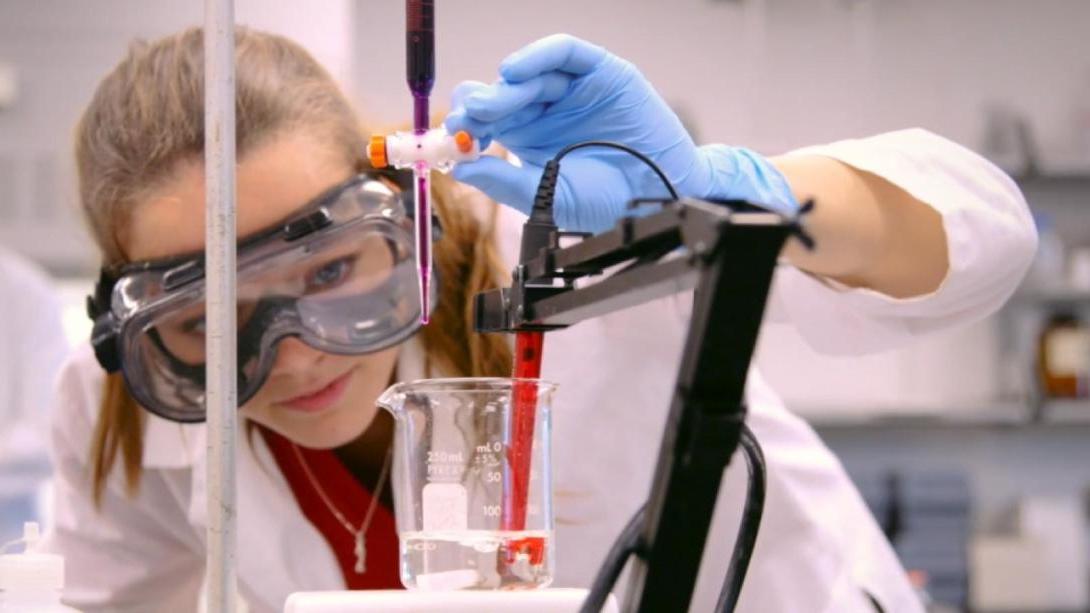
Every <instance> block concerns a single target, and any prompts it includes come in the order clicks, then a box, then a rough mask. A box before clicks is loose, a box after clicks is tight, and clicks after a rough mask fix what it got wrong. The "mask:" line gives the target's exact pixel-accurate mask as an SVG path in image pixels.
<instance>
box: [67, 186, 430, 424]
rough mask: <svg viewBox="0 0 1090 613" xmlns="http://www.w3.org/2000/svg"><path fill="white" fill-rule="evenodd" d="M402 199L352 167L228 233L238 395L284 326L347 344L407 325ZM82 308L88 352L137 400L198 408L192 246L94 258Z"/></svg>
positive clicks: (408, 267)
mask: <svg viewBox="0 0 1090 613" xmlns="http://www.w3.org/2000/svg"><path fill="white" fill-rule="evenodd" d="M411 210H412V207H411V206H406V205H405V202H404V201H403V200H402V195H401V194H399V193H398V192H397V191H395V190H394V189H392V188H391V187H389V186H388V185H387V184H386V183H383V182H382V181H381V180H379V178H378V175H370V174H365V175H358V176H355V177H353V178H352V179H350V180H348V181H346V182H345V183H342V184H340V185H338V186H336V187H334V188H332V189H330V190H328V191H327V192H325V193H324V194H322V195H321V196H319V197H318V198H316V199H315V200H314V201H312V202H311V203H309V204H307V205H306V206H304V207H303V208H302V209H301V210H300V212H299V213H297V214H296V215H294V216H293V217H292V218H291V219H288V220H287V221H285V222H283V223H280V224H278V225H277V226H275V227H273V228H269V229H267V230H265V231H262V232H260V233H258V234H257V235H255V236H252V237H250V238H247V239H245V240H243V241H241V242H240V243H239V246H238V251H237V262H238V272H237V275H238V276H237V290H236V291H237V323H238V399H239V404H240V405H241V404H244V403H245V402H246V401H248V400H249V399H250V398H252V397H253V395H254V394H255V393H257V391H258V389H260V388H261V386H262V384H264V382H265V380H266V379H267V378H268V375H269V372H270V370H271V369H272V366H273V363H274V361H275V358H276V351H277V344H278V342H279V341H280V340H282V339H284V338H286V337H289V336H290V337H297V338H299V339H300V340H302V341H303V342H305V343H306V344H307V345H309V346H311V347H313V348H314V349H317V350H319V351H323V352H328V353H334V354H342V355H359V354H366V353H372V352H375V351H379V350H382V349H385V348H387V347H390V346H393V345H396V344H398V343H400V342H402V341H404V340H405V339H406V338H408V337H409V336H411V335H412V334H413V333H414V332H416V330H417V329H418V327H419V318H420V304H419V299H418V297H417V289H416V288H417V285H416V283H417V282H416V276H415V275H416V272H415V270H416V269H415V265H414V254H413V241H412V220H411V219H410V218H409V215H408V211H411ZM432 299H433V300H434V294H433V297H432ZM88 313H89V315H90V316H91V319H93V320H94V322H95V325H94V330H93V332H92V344H93V345H94V349H95V355H96V357H97V358H98V361H99V363H100V364H101V365H102V367H103V368H105V369H106V371H107V372H116V371H118V370H120V371H121V372H122V373H123V376H124V380H125V384H126V386H127V388H128V390H129V392H130V393H131V394H132V396H133V397H134V398H135V399H136V401H137V402H139V403H140V404H141V405H142V406H144V407H145V408H146V409H148V410H149V411H151V412H152V413H155V414H156V415H159V416H161V417H164V418H166V419H169V420H173V421H177V422H199V421H203V420H204V418H205V406H204V398H205V375H204V365H205V329H204V322H205V266H204V257H203V254H202V255H197V256H189V257H175V258H169V259H164V260H156V261H150V262H140V263H133V264H126V265H124V266H122V267H120V268H119V269H117V270H115V271H106V270H104V271H103V274H102V277H101V278H100V279H99V284H98V286H97V287H96V291H95V296H94V297H91V298H89V299H88Z"/></svg>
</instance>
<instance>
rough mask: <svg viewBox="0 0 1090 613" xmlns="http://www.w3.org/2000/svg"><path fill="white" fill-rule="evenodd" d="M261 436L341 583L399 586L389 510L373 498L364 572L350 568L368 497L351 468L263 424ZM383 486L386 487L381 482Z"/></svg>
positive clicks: (328, 452) (363, 587) (365, 587)
mask: <svg viewBox="0 0 1090 613" xmlns="http://www.w3.org/2000/svg"><path fill="white" fill-rule="evenodd" d="M260 430H261V433H262V435H263V436H264V437H265V442H266V443H267V444H268V446H269V450H270V451H271V452H272V455H273V458H275V459H276V464H277V465H278V466H279V467H280V472H281V473H283V474H284V478H285V479H287V481H288V485H289V486H291V493H292V494H293V495H294V496H295V502H296V503H298V505H299V509H300V510H302V511H303V515H305V516H306V518H307V519H308V520H310V523H311V524H313V525H314V527H315V528H317V529H318V531H319V532H321V533H322V537H324V538H325V540H326V542H327V543H329V546H330V548H331V549H333V554H334V555H335V556H336V557H337V564H338V565H340V567H341V574H342V575H343V576H344V584H345V587H346V588H348V589H350V590H378V589H400V588H401V587H402V585H401V577H400V575H399V573H398V564H399V560H398V556H399V549H398V542H397V530H396V528H395V525H394V516H393V513H391V512H390V509H388V508H386V506H385V505H383V504H381V503H380V504H379V506H378V508H376V509H375V513H374V516H373V517H372V518H371V525H370V526H369V527H368V529H367V557H366V572H364V573H362V574H359V573H356V571H355V567H356V553H355V552H356V536H355V531H356V530H358V529H359V528H360V524H361V523H362V522H363V518H364V517H365V516H366V515H367V510H368V509H369V508H371V501H372V500H374V498H372V496H371V492H369V491H367V489H366V488H364V487H363V485H361V484H360V482H359V481H357V480H356V478H355V477H353V476H352V473H350V472H348V469H347V468H345V466H344V465H343V464H341V461H340V460H339V459H338V458H337V456H336V455H334V454H333V451H332V450H329V449H307V448H306V447H300V446H298V445H294V444H292V442H291V441H289V440H288V439H286V438H284V437H283V436H280V435H279V434H277V433H275V432H272V431H271V430H268V429H266V428H260ZM295 449H298V450H299V454H300V455H301V456H302V457H303V460H304V461H305V462H306V464H307V467H309V468H310V475H312V476H313V477H314V479H315V480H317V484H318V486H319V487H321V489H322V492H324V493H325V498H326V499H327V500H328V501H329V502H330V503H332V504H333V506H334V507H335V508H336V509H337V512H339V513H340V514H341V516H343V517H344V518H345V519H346V520H348V523H350V524H352V529H353V532H352V533H349V531H348V530H347V529H346V528H345V526H344V524H342V523H341V521H340V520H339V519H337V517H336V516H335V515H334V514H333V512H332V511H330V509H329V507H327V506H326V503H325V501H323V500H322V496H321V494H319V492H318V491H316V490H315V488H314V485H313V484H312V483H311V480H310V478H308V475H307V473H306V472H305V470H304V467H303V466H302V465H301V464H300V463H299V455H297V454H296V452H295ZM386 487H390V484H389V483H387V484H386Z"/></svg>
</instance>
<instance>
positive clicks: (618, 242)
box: [475, 199, 810, 613]
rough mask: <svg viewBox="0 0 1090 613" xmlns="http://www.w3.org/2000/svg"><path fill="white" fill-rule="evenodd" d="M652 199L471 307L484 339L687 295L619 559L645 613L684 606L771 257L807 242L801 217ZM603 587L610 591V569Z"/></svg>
mask: <svg viewBox="0 0 1090 613" xmlns="http://www.w3.org/2000/svg"><path fill="white" fill-rule="evenodd" d="M658 202H660V203H661V206H662V210H660V211H657V212H655V213H653V214H650V215H647V216H643V217H627V218H624V219H622V220H621V221H620V222H618V224H617V226H616V227H615V228H614V229H612V230H609V231H607V232H604V233H602V234H598V235H594V236H586V235H583V236H584V238H583V240H582V241H580V242H577V243H575V244H573V245H571V246H568V247H563V248H562V247H560V246H559V240H560V238H562V237H563V236H564V233H560V232H557V233H554V234H553V236H552V237H551V240H550V241H549V244H548V245H546V246H545V247H544V248H541V249H540V250H539V251H538V253H537V255H536V256H533V255H532V254H524V262H523V263H522V264H520V265H519V267H518V268H516V270H515V272H514V280H513V284H512V287H510V288H503V289H498V290H492V291H489V292H484V293H481V294H478V295H477V297H476V304H475V307H476V311H475V318H476V321H475V324H476V329H477V330H478V331H480V332H517V331H523V330H551V329H556V328H563V327H566V326H570V325H572V324H575V323H578V322H580V321H582V320H585V319H589V318H592V317H598V316H600V315H605V314H607V313H610V312H613V311H617V310H620V309H623V308H626V307H630V306H635V305H637V304H642V303H645V302H649V301H651V300H654V299H657V298H661V297H664V296H668V295H671V294H675V293H678V292H683V291H687V290H690V289H695V294H694V301H693V312H692V319H691V322H690V324H689V331H688V337H687V339H686V341H685V351H684V354H683V357H682V361H681V367H680V369H679V372H678V377H677V383H676V384H675V388H674V395H673V400H672V403H671V407H670V413H669V416H668V418H667V422H666V426H665V432H664V434H663V438H662V445H661V447H660V449H659V455H658V462H657V466H656V469H655V474H654V480H653V482H652V487H651V495H650V498H649V500H648V503H647V506H646V508H645V512H644V513H643V514H642V517H641V519H640V520H637V521H642V527H641V538H640V540H639V542H638V545H637V546H636V547H635V548H634V550H632V549H631V548H630V550H629V551H624V552H622V555H624V556H626V557H627V555H628V554H629V553H635V558H634V568H633V572H632V574H631V583H630V586H629V590H628V600H627V601H626V603H625V606H624V610H625V611H639V612H642V613H653V612H654V613H657V612H661V611H685V610H687V609H688V606H689V603H690V601H691V599H692V593H693V589H694V587H695V584H696V579H697V573H698V571H699V570H700V561H701V556H702V555H703V552H704V545H705V541H706V540H707V535H708V529H709V526H710V525H711V519H712V516H713V511H714V510H715V501H716V497H717V495H718V493H719V485H720V482H721V480H722V477H723V472H724V470H725V469H726V467H727V464H728V462H729V461H730V458H731V456H732V455H733V454H734V452H735V450H736V449H737V448H738V445H739V440H740V436H741V432H742V427H743V422H744V420H745V412H746V409H745V404H744V391H745V382H746V374H747V372H748V369H749V364H750V359H751V357H752V354H753V349H754V345H755V343H756V341H757V333H758V329H759V328H760V324H761V319H762V316H763V314H764V308H765V302H766V300H767V296H768V292H769V288H770V285H771V280H772V274H773V272H774V270H775V267H776V261H777V258H778V256H779V254H780V250H781V249H782V247H783V245H784V242H785V241H786V240H787V238H788V237H789V236H790V235H792V234H794V235H796V236H798V237H799V238H800V239H801V240H803V242H804V243H807V244H809V243H810V241H809V237H808V236H806V235H805V234H804V233H803V231H802V228H801V225H800V224H799V219H798V218H797V217H795V218H788V217H784V216H782V215H779V214H776V213H769V212H764V211H762V210H760V209H757V208H756V207H753V206H752V205H748V204H746V203H744V202H727V203H710V202H705V201H698V200H688V199H683V200H679V201H658ZM808 210H809V206H807V207H804V208H803V212H806V211H808ZM622 265H623V268H621V269H620V271H619V272H615V273H614V274H612V275H610V276H608V277H605V278H602V279H600V280H598V281H596V282H594V283H590V284H586V285H582V286H580V285H577V284H576V281H578V280H580V279H584V278H588V277H593V276H597V275H600V274H602V273H603V271H605V270H606V269H608V268H612V267H615V266H622ZM622 564H623V560H622ZM617 573H619V568H618V569H617ZM607 580H608V581H609V585H610V586H612V583H613V582H615V580H616V573H614V574H613V576H612V578H610V579H607Z"/></svg>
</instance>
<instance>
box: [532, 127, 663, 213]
mask: <svg viewBox="0 0 1090 613" xmlns="http://www.w3.org/2000/svg"><path fill="white" fill-rule="evenodd" d="M587 147H607V148H610V149H617V150H620V151H624V152H625V153H627V154H629V155H632V156H634V157H636V158H638V159H639V160H640V161H641V162H643V163H644V164H646V165H647V167H648V168H650V169H651V170H652V171H653V172H654V173H655V174H656V175H658V177H659V180H660V181H662V185H663V186H664V187H665V188H666V191H668V192H670V197H671V198H673V199H674V200H677V199H678V195H677V190H676V189H674V184H673V183H671V182H670V179H668V178H666V173H664V172H662V169H661V168H659V167H658V164H656V163H654V162H653V161H651V158H649V157H647V156H646V155H644V154H642V153H640V152H639V151H636V150H635V149H633V148H632V147H629V146H628V145H622V144H621V143H614V142H611V141H607V140H587V141H583V142H581V143H575V144H574V145H568V146H567V147H564V148H563V149H561V150H560V152H559V153H557V154H556V155H555V156H553V160H552V161H554V162H560V160H562V159H564V156H566V155H568V154H569V153H571V152H572V151H575V150H576V149H585V148H587Z"/></svg>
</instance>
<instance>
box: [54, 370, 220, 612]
mask: <svg viewBox="0 0 1090 613" xmlns="http://www.w3.org/2000/svg"><path fill="white" fill-rule="evenodd" d="M79 366H80V364H79V362H78V361H70V362H69V363H68V364H67V365H66V366H65V368H64V369H63V370H62V373H61V376H60V379H59V386H58V393H57V397H56V402H57V408H56V410H55V411H54V420H53V426H52V429H51V438H52V458H53V462H54V470H55V475H54V513H53V515H54V525H53V526H52V527H51V529H50V530H49V532H48V533H47V535H46V536H45V537H44V538H43V541H42V543H41V547H42V548H43V549H44V550H46V551H50V552H53V553H58V554H60V555H62V556H64V558H65V567H66V573H65V574H66V581H65V590H64V601H65V603H66V604H68V605H69V606H73V607H75V608H77V609H78V610H80V611H83V612H84V613H93V612H97V611H110V612H130V611H131V612H133V613H135V612H137V611H141V612H146V611H195V610H197V597H198V594H199V591H200V590H199V587H200V582H201V577H202V570H203V556H202V555H201V554H199V553H198V550H197V549H196V547H197V544H195V543H193V542H192V541H193V537H192V535H191V534H190V535H187V534H186V532H185V531H186V528H187V527H188V522H187V521H186V518H185V513H184V509H185V505H184V503H183V502H182V501H180V500H178V498H179V495H180V493H179V492H178V491H177V489H176V488H172V487H171V485H170V483H169V480H168V479H167V478H165V477H164V475H163V474H162V473H163V472H164V471H160V470H154V471H147V470H146V471H145V472H144V474H143V476H142V478H141V480H140V486H139V491H138V494H137V495H135V496H133V497H130V496H129V495H128V494H127V493H126V491H125V484H124V479H123V478H122V477H123V470H122V469H123V466H122V460H121V457H120V455H119V456H118V459H117V462H116V463H115V469H114V471H113V472H112V474H111V476H110V479H109V482H108V485H107V487H106V488H105V491H104V492H103V496H102V501H101V505H100V506H99V507H98V508H96V507H95V505H94V503H93V501H92V497H91V491H92V490H91V465H90V462H89V461H88V453H89V449H90V445H91V433H92V432H94V425H95V424H94V418H93V416H94V415H96V414H97V412H98V407H97V404H98V398H99V396H100V390H99V389H98V388H99V387H100V386H101V385H102V378H101V376H94V377H90V376H87V375H88V373H86V372H84V373H81V372H80V370H81V369H80V368H79ZM83 366H86V364H83ZM84 370H85V369H84ZM95 374H96V375H98V374H99V373H95ZM81 375H83V376H81ZM181 495H184V492H183V493H181Z"/></svg>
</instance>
